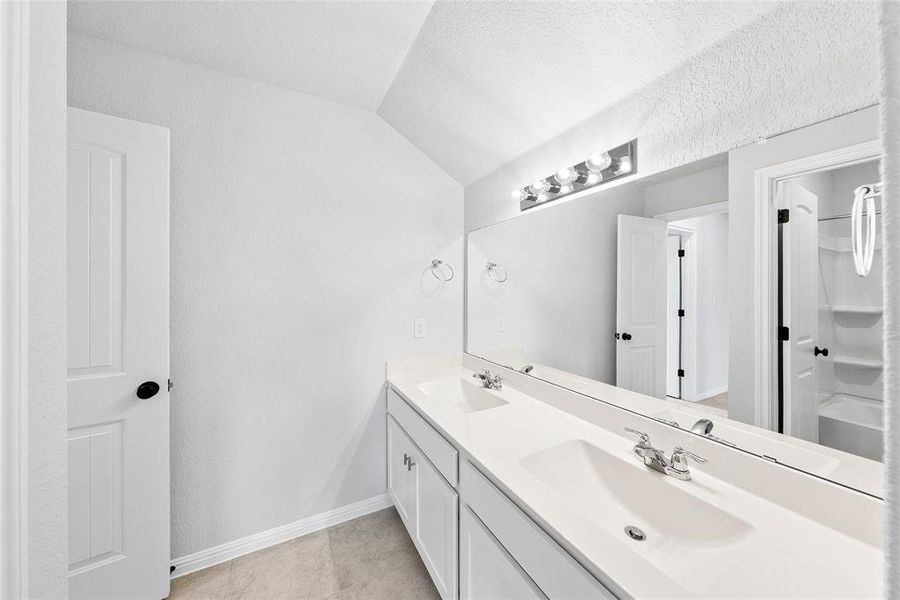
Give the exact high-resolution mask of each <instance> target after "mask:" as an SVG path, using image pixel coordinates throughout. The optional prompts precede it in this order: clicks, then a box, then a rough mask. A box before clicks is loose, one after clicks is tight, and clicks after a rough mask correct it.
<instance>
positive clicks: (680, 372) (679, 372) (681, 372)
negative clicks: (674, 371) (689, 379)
mask: <svg viewBox="0 0 900 600" xmlns="http://www.w3.org/2000/svg"><path fill="white" fill-rule="evenodd" d="M678 376H679V377H684V369H678Z"/></svg>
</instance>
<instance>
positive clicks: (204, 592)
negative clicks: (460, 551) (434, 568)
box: [169, 508, 440, 600]
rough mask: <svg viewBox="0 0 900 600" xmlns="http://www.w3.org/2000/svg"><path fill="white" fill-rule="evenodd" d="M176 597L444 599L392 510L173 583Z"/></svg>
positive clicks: (183, 599)
mask: <svg viewBox="0 0 900 600" xmlns="http://www.w3.org/2000/svg"><path fill="white" fill-rule="evenodd" d="M169 598H170V600H200V599H204V600H205V599H211V598H226V599H228V600H237V599H259V600H263V599H265V600H279V599H284V600H287V599H295V598H297V599H299V598H304V599H310V600H313V599H319V600H351V599H353V600H355V599H363V598H365V599H368V600H382V599H383V600H405V599H408V600H418V599H423V600H439V598H440V597H439V596H438V592H437V590H436V589H435V587H434V584H433V583H432V581H431V577H430V576H429V575H428V572H427V571H426V570H425V565H423V564H422V561H421V559H420V558H419V554H418V552H416V548H415V546H414V545H413V543H412V540H410V538H409V535H408V534H407V532H406V528H405V527H404V526H403V523H402V522H401V521H400V517H399V516H398V515H397V512H396V511H395V510H394V509H393V508H389V509H386V510H382V511H379V512H376V513H372V514H371V515H366V516H365V517H360V518H358V519H354V520H352V521H347V522H346V523H341V524H340V525H335V526H334V527H329V528H328V529H324V530H322V531H317V532H315V533H311V534H309V535H305V536H303V537H301V538H297V539H295V540H291V541H289V542H284V543H283V544H279V545H277V546H272V547H270V548H265V549H263V550H260V551H258V552H254V553H252V554H248V555H246V556H241V557H239V558H236V559H234V560H231V561H229V562H227V563H223V564H220V565H216V566H214V567H210V568H208V569H204V570H202V571H197V572H195V573H191V574H189V575H185V576H184V577H179V578H178V579H175V580H173V581H172V592H171V594H170V595H169Z"/></svg>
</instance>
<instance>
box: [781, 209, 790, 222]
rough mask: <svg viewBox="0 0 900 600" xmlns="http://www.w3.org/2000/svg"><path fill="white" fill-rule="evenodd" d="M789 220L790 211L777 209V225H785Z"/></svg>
mask: <svg viewBox="0 0 900 600" xmlns="http://www.w3.org/2000/svg"><path fill="white" fill-rule="evenodd" d="M790 220H791V211H790V210H789V209H787V208H779V209H778V223H779V224H781V223H787V222H789V221H790Z"/></svg>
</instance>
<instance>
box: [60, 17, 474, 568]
mask: <svg viewBox="0 0 900 600" xmlns="http://www.w3.org/2000/svg"><path fill="white" fill-rule="evenodd" d="M69 103H70V105H72V106H76V107H79V108H85V109H88V110H94V111H99V112H104V113H109V114H113V115H118V116H122V117H126V118H131V119H136V120H140V121H146V122H149V123H154V124H158V125H162V126H165V127H168V128H170V129H171V132H172V142H171V148H172V158H171V164H172V183H171V185H172V195H171V197H172V207H171V235H172V240H171V262H172V270H171V273H172V275H171V278H172V279H171V286H172V311H171V313H172V323H171V326H172V378H173V380H174V382H175V388H174V389H173V391H172V508H173V530H172V544H173V548H172V552H173V556H175V557H178V556H183V555H186V554H189V553H192V552H195V551H199V550H203V549H206V548H209V547H211V546H214V545H216V544H220V543H223V542H226V541H229V540H233V539H236V538H239V537H242V536H246V535H249V534H253V533H257V532H259V531H262V530H265V529H268V528H271V527H275V526H278V525H283V524H286V523H290V522H293V521H295V520H298V519H301V518H303V517H307V516H310V515H313V514H317V513H320V512H322V511H325V510H328V509H332V508H335V507H338V506H342V505H346V504H348V503H351V502H355V501H358V500H362V499H364V498H368V497H371V496H374V495H376V494H379V493H382V492H383V491H384V490H385V461H384V453H385V446H384V443H385V435H384V412H383V409H384V407H383V396H384V392H383V387H382V386H383V382H384V361H385V360H387V359H391V358H402V357H412V356H418V355H428V354H438V353H446V352H450V351H459V350H460V349H461V346H462V291H461V290H462V277H461V276H460V277H457V278H456V279H455V280H454V281H453V282H451V284H449V285H448V286H447V287H446V288H445V289H444V290H443V293H441V294H438V295H432V294H431V293H430V292H429V291H428V290H424V291H423V290H422V289H420V285H421V284H420V276H422V275H423V270H424V269H425V267H426V266H427V265H428V264H429V263H430V261H431V259H432V258H435V257H440V258H443V259H444V260H446V261H448V262H449V263H450V264H451V265H452V266H453V267H454V268H455V269H456V271H457V273H462V264H461V261H462V243H461V234H462V230H463V212H462V211H463V202H462V188H461V187H460V185H459V184H457V183H456V182H455V181H454V180H452V179H451V178H450V177H449V176H448V175H447V174H445V173H444V172H443V171H441V170H440V169H439V168H438V167H437V166H435V165H434V164H433V163H432V162H431V161H430V160H429V159H427V158H426V157H425V156H424V155H423V154H422V153H421V152H419V151H418V150H417V149H416V148H415V147H413V146H412V145H411V144H410V143H409V142H408V141H407V140H405V139H404V138H403V137H401V136H400V135H399V134H398V133H397V132H396V131H394V130H393V129H392V128H391V127H390V126H388V125H387V124H386V123H385V122H384V121H382V120H381V119H380V118H379V117H377V116H376V115H374V114H373V113H371V112H367V111H364V110H361V109H356V108H350V107H346V106H342V105H338V104H334V103H332V102H328V101H325V100H320V99H317V98H313V97H311V96H306V95H303V94H300V93H296V92H291V91H287V90H283V89H280V88H276V87H272V86H269V85H265V84H261V83H258V82H255V81H252V80H247V79H241V78H238V77H234V76H230V75H226V74H224V73H220V72H217V71H213V70H209V69H206V68H202V67H198V66H194V65H191V64H189V63H184V62H179V61H176V60H172V59H168V58H164V57H161V56H159V55H155V54H152V53H147V52H144V51H139V50H134V49H130V48H126V47H124V46H119V45H116V44H112V43H109V42H105V41H101V40H98V39H94V38H89V37H85V36H82V35H77V34H72V33H71V32H70V40H69ZM421 281H424V282H426V283H428V284H431V282H432V281H434V280H433V279H432V278H431V275H430V274H427V273H426V274H425V275H424V277H422V279H421ZM415 317H426V318H427V319H428V337H426V338H424V339H420V340H414V339H413V338H412V329H413V319H414V318H415Z"/></svg>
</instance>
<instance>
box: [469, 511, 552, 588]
mask: <svg viewBox="0 0 900 600" xmlns="http://www.w3.org/2000/svg"><path fill="white" fill-rule="evenodd" d="M459 562H460V570H459V597H460V599H461V600H498V599H500V598H502V599H508V600H526V599H527V600H538V599H542V598H546V596H544V594H543V593H541V591H540V589H538V587H537V585H535V583H534V582H533V581H532V580H531V578H530V577H528V575H527V574H526V573H525V571H523V570H522V567H521V566H519V564H518V563H517V562H516V561H515V559H513V557H512V556H510V554H509V552H507V551H506V548H504V547H503V546H502V545H501V544H500V542H498V541H497V539H496V538H495V537H494V536H493V534H491V532H490V531H488V530H487V528H486V527H485V526H484V524H482V522H481V520H480V519H479V518H478V517H476V516H475V514H474V513H473V512H472V510H471V509H470V508H469V507H468V506H463V508H462V514H461V515H460V519H459Z"/></svg>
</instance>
